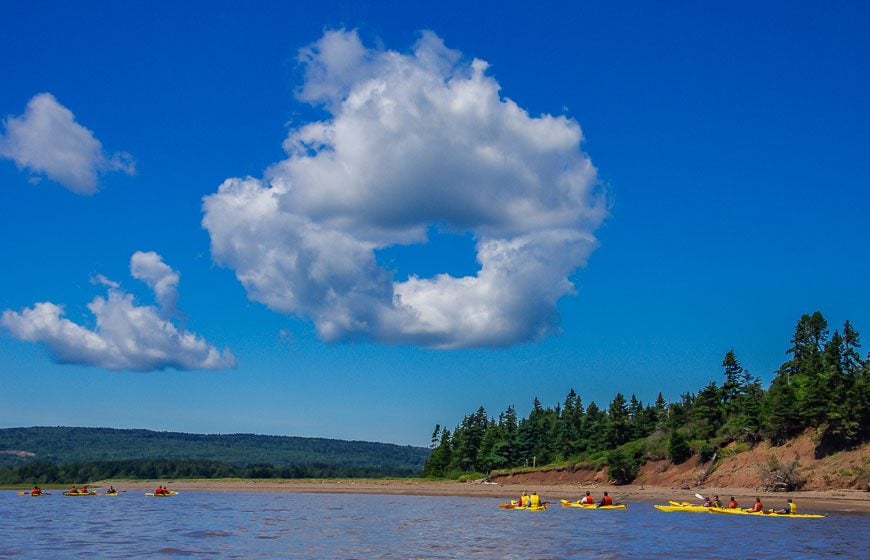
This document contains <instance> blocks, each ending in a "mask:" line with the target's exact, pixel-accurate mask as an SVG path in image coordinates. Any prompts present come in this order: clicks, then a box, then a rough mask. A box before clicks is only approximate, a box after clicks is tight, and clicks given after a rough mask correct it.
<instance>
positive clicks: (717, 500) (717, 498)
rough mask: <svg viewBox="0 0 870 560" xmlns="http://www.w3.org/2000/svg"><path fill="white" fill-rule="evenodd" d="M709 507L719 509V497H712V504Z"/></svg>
mask: <svg viewBox="0 0 870 560" xmlns="http://www.w3.org/2000/svg"><path fill="white" fill-rule="evenodd" d="M710 505H711V506H712V507H717V508H720V507H722V500H720V499H719V496H713V502H712V504H710Z"/></svg>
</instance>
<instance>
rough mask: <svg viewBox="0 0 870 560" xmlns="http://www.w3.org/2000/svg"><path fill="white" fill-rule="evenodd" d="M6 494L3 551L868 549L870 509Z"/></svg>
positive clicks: (557, 553)
mask: <svg viewBox="0 0 870 560" xmlns="http://www.w3.org/2000/svg"><path fill="white" fill-rule="evenodd" d="M58 494H59V493H55V495H53V496H50V497H45V498H29V497H23V496H18V495H17V494H16V493H15V492H8V491H5V492H0V527H2V529H0V536H2V538H0V559H18V558H41V559H42V558H45V559H55V558H57V559H61V558H165V557H176V556H177V557H192V558H294V559H295V558H299V559H312V560H314V559H321V558H336V559H339V558H340V559H366V560H369V559H396V560H409V559H422V558H426V559H439V558H445V559H446V558H461V559H477V558H506V559H523V560H530V559H538V560H544V559H562V558H651V557H653V556H657V555H667V557H668V558H669V559H670V558H725V557H730V558H755V559H773V558H791V559H793V558H821V557H825V558H831V557H838V558H862V559H866V558H868V552H867V551H868V549H870V529H868V523H867V522H868V516H866V515H861V514H833V515H832V516H831V517H828V518H827V519H779V518H776V519H769V518H762V519H758V518H751V517H741V516H730V515H719V516H714V515H709V514H685V513H682V514H681V513H670V514H668V513H662V512H658V511H656V510H654V509H653V507H652V505H650V504H645V503H634V504H631V505H630V506H629V509H628V510H627V511H585V510H578V509H573V508H570V509H563V508H561V507H555V508H551V509H550V510H548V511H545V512H529V511H511V510H502V509H498V507H497V505H498V503H499V500H496V499H490V498H456V497H427V496H426V497H424V496H377V495H361V494H360V495H352V494H273V493H222V492H183V493H181V494H179V495H178V496H174V497H172V498H161V499H153V498H146V497H145V496H143V495H142V494H141V493H126V494H123V495H121V496H119V497H117V498H111V499H108V498H103V497H88V498H64V497H61V496H59V495H58Z"/></svg>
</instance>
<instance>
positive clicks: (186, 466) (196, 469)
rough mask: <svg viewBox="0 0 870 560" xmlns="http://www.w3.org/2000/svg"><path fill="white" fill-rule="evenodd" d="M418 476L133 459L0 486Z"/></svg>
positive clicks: (2, 479)
mask: <svg viewBox="0 0 870 560" xmlns="http://www.w3.org/2000/svg"><path fill="white" fill-rule="evenodd" d="M419 473H420V471H419V469H411V468H396V467H390V468H382V467H337V466H335V465H327V464H318V463H313V464H303V465H290V466H284V467H276V466H274V465H271V464H262V463H261V464H249V465H245V466H243V467H240V466H237V465H233V464H231V463H222V462H219V461H208V460H203V459H192V460H191V459H135V460H128V461H76V462H72V463H61V464H55V463H38V462H37V463H27V464H26V465H21V466H19V467H0V485H17V484H40V485H42V484H81V483H87V482H93V481H97V480H107V479H114V480H118V479H133V480H178V479H192V478H383V477H409V476H416V475H419Z"/></svg>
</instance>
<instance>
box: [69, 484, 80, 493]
mask: <svg viewBox="0 0 870 560" xmlns="http://www.w3.org/2000/svg"><path fill="white" fill-rule="evenodd" d="M69 493H70V494H78V493H79V490H78V488H76V485H75V484H73V486H72V488H70V489H69Z"/></svg>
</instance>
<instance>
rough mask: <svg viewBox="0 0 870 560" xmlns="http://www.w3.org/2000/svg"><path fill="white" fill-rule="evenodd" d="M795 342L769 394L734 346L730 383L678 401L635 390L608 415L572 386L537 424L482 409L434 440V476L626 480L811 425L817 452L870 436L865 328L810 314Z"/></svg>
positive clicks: (777, 439)
mask: <svg viewBox="0 0 870 560" xmlns="http://www.w3.org/2000/svg"><path fill="white" fill-rule="evenodd" d="M790 343H791V346H790V347H789V350H788V355H789V359H788V360H787V361H786V362H785V363H783V364H782V365H781V366H780V367H779V369H778V370H777V372H776V376H775V377H774V379H773V381H772V382H771V385H770V388H769V389H768V390H767V391H764V389H762V386H761V382H760V380H759V378H758V377H756V376H754V375H752V374H751V373H750V372H749V371H748V370H747V369H745V368H744V367H743V366H742V365H741V363H740V361H739V360H738V358H737V355H736V353H735V352H734V350H733V349H730V350H728V352H726V353H725V356H724V358H723V359H722V363H721V366H722V368H723V370H722V374H723V378H724V379H723V381H722V385H721V386H719V385H718V384H717V383H716V381H712V380H711V381H710V382H709V383H707V384H706V385H705V386H704V387H703V388H702V389H701V390H700V391H698V393H697V395H696V394H693V393H691V392H685V393H683V394H682V395H681V396H680V399H679V400H678V401H676V402H671V403H668V402H667V401H665V399H664V397H663V396H662V395H661V393H659V394H658V395H657V398H656V400H655V403H654V404H653V405H651V406H644V404H643V403H642V402H641V401H640V400H639V399H638V398H637V397H636V396H635V395H633V394H632V395H631V397H630V398H629V399H628V400H626V398H625V397H624V396H623V395H622V394H621V393H617V394H616V395H615V396H614V398H613V400H612V401H611V402H610V404H609V405H608V406H607V409H606V410H602V409H600V408H599V407H598V405H596V404H595V402H590V403H589V405H588V406H587V407H586V408H585V410H584V408H583V401H582V399H581V397H580V395H578V394H577V393H576V392H575V391H574V389H571V390H570V391H569V392H568V395H567V396H566V397H565V400H564V403H563V404H562V405H561V406H560V405H556V406H555V408H546V407H544V406H543V405H542V404H541V402H540V401H539V400H538V399H537V398H535V399H534V402H533V405H532V410H531V412H530V413H529V416H528V417H527V418H519V419H518V418H517V414H516V410H515V409H514V407H513V406H510V407H508V409H507V411H505V412H503V413H501V414H500V415H499V417H498V420H497V421H496V420H494V419H488V418H487V417H486V413H485V411H484V410H483V408H480V409H478V411H477V412H476V413H475V414H473V415H471V416H467V417H466V418H465V419H463V421H462V423H461V424H460V425H459V426H457V428H456V430H455V431H454V432H453V434H452V436H451V434H450V433H449V432H448V431H447V430H446V429H441V430H440V432H439V427H436V433H438V434H439V436H440V439H438V445H437V446H436V445H435V440H433V451H432V455H431V457H430V458H429V459H428V461H427V463H426V466H425V468H424V474H426V476H439V477H440V476H453V477H456V476H459V474H461V473H462V472H466V471H469V470H473V471H481V472H489V471H493V470H496V469H498V470H499V471H504V470H505V469H512V468H516V467H523V466H529V467H530V466H532V465H544V464H548V463H552V462H562V463H564V462H566V461H570V462H574V463H583V464H604V463H606V464H608V465H610V466H611V472H612V473H613V472H617V473H618V479H619V480H629V479H633V478H634V476H636V472H637V471H636V467H638V466H639V465H640V464H642V462H643V461H645V460H647V459H661V458H664V457H665V456H666V455H667V456H670V458H671V460H673V461H674V462H675V463H680V462H683V461H685V460H686V459H688V458H689V457H690V456H691V455H692V453H693V452H695V453H698V454H699V455H700V458H701V459H702V460H703V461H708V460H710V459H711V458H712V457H713V455H714V453H715V452H716V451H717V450H718V449H720V448H721V447H722V446H724V445H727V444H728V443H730V442H737V446H736V447H735V448H737V449H743V448H744V447H745V448H748V447H749V446H752V445H755V444H757V443H759V442H760V441H762V440H763V439H767V440H769V441H770V442H772V443H774V444H781V443H783V442H785V441H787V440H789V439H791V438H794V437H795V436H797V435H799V434H801V433H802V432H804V431H805V430H807V429H808V428H815V429H816V435H817V443H818V444H817V448H816V454H817V456H823V455H825V454H828V453H831V452H833V451H836V450H839V449H844V448H847V447H850V446H853V445H857V444H859V443H861V442H864V441H867V440H868V439H870V360H862V359H861V355H860V353H859V351H858V349H859V348H860V347H861V344H860V336H859V334H858V331H857V330H855V328H854V327H853V326H852V324H851V323H849V322H848V321H846V323H845V324H844V325H843V329H842V334H841V333H840V331H834V333H833V334H830V331H829V330H828V322H827V320H826V319H825V318H824V317H823V316H822V314H821V313H819V312H818V311H817V312H815V313H812V314H806V315H803V316H802V317H801V318H800V320H799V321H798V323H797V325H796V326H795V330H794V333H793V335H792V339H791V341H790ZM636 442H640V443H641V444H642V445H640V446H638V445H637V444H636ZM690 442H691V443H690ZM627 450H631V452H629V451H627ZM632 473H634V474H632ZM615 478H616V477H615Z"/></svg>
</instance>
